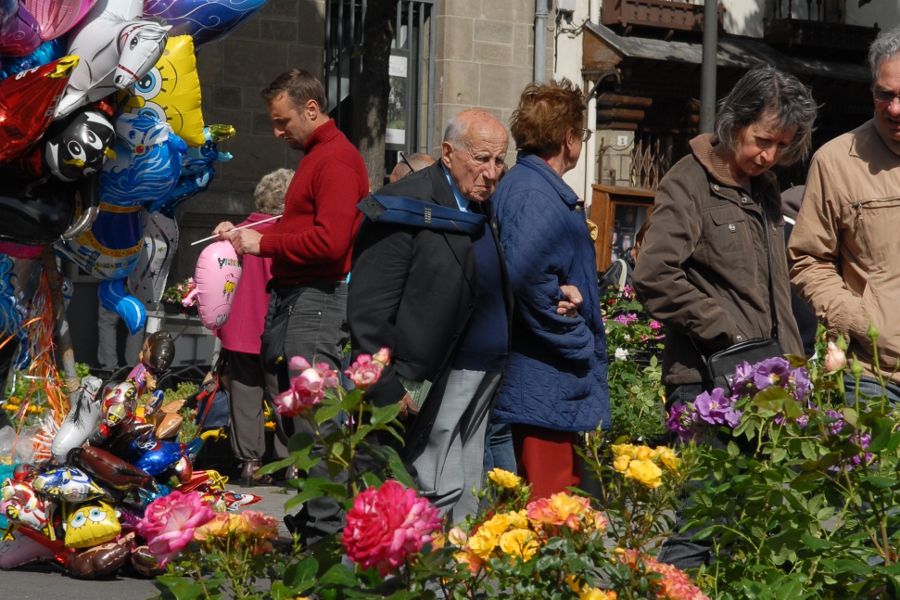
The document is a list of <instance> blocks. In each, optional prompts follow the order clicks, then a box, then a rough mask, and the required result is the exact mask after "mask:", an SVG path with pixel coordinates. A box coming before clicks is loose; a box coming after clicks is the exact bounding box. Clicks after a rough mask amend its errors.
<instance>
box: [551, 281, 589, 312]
mask: <svg viewBox="0 0 900 600" xmlns="http://www.w3.org/2000/svg"><path fill="white" fill-rule="evenodd" d="M559 290H560V291H561V292H562V293H563V296H565V297H566V299H565V300H560V301H559V303H558V304H557V305H556V314H559V315H564V316H566V317H569V318H570V319H574V318H575V317H577V316H578V307H579V306H581V303H582V302H584V298H582V297H581V292H579V291H578V288H577V287H575V286H574V285H561V286H559Z"/></svg>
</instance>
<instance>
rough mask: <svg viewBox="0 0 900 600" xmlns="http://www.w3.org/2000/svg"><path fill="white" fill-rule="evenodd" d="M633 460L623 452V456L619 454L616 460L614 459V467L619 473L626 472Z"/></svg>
mask: <svg viewBox="0 0 900 600" xmlns="http://www.w3.org/2000/svg"><path fill="white" fill-rule="evenodd" d="M630 462H631V457H630V456H628V455H627V454H623V455H621V456H617V457H616V460H614V461H613V468H614V469H615V470H616V471H618V472H619V473H624V472H625V471H626V470H627V469H628V464H629V463H630Z"/></svg>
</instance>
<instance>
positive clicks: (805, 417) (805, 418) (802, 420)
mask: <svg viewBox="0 0 900 600" xmlns="http://www.w3.org/2000/svg"><path fill="white" fill-rule="evenodd" d="M797 425H799V426H800V429H806V426H807V425H809V414H807V413H803V414H802V415H800V416H799V417H797Z"/></svg>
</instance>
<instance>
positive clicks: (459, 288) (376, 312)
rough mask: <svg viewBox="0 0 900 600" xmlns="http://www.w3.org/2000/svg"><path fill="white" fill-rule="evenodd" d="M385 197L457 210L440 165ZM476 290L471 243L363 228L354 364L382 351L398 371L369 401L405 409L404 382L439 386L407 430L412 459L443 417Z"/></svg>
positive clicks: (352, 316) (387, 375)
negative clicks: (452, 370) (387, 351)
mask: <svg viewBox="0 0 900 600" xmlns="http://www.w3.org/2000/svg"><path fill="white" fill-rule="evenodd" d="M378 195H395V196H406V197H409V198H415V199H418V200H422V201H424V202H429V203H433V204H439V205H441V206H445V207H448V208H453V209H457V210H458V205H457V203H456V199H455V198H454V196H453V190H452V189H451V187H450V184H449V182H448V181H447V178H446V175H445V174H444V171H443V169H442V167H441V163H440V162H438V163H436V164H434V165H433V166H431V167H428V168H427V169H423V170H422V171H418V172H416V173H414V174H412V175H410V176H408V177H405V178H403V179H401V180H400V181H397V182H396V183H393V184H390V185H388V186H385V187H384V188H382V189H381V190H379V191H378ZM482 207H483V209H484V210H485V212H486V214H487V215H488V216H489V218H490V220H491V228H490V230H491V234H492V235H493V238H494V242H495V244H496V246H497V251H498V253H499V257H500V264H501V269H502V279H503V283H502V285H503V293H504V298H505V301H506V307H507V319H508V321H509V319H510V318H511V315H512V294H511V292H510V290H509V285H508V277H507V275H506V268H505V265H504V261H503V250H502V248H501V246H500V240H499V238H498V234H497V222H496V219H495V218H494V217H493V214H492V210H491V207H490V204H489V202H485V203H483V204H482ZM477 290H478V270H477V266H476V257H475V251H474V249H473V244H472V239H471V237H470V236H469V235H467V234H465V233H450V232H446V231H437V230H431V229H427V228H424V227H415V226H410V225H397V224H388V223H378V222H373V221H371V220H370V219H368V218H366V219H364V220H363V224H362V226H361V227H360V231H359V235H358V236H357V239H356V244H355V246H354V252H353V268H352V277H351V279H350V289H349V295H348V298H347V319H348V322H349V324H350V334H351V347H352V350H353V358H354V359H355V358H356V357H357V356H358V355H359V354H374V353H375V352H377V351H378V350H379V349H380V348H382V347H387V348H389V349H390V351H391V364H390V365H389V366H388V367H387V368H386V369H385V370H384V372H383V373H382V375H381V378H380V379H379V380H378V382H377V383H376V384H375V385H373V386H372V387H371V388H369V390H368V392H367V398H368V400H369V401H370V402H372V403H373V404H374V405H376V406H386V405H388V404H391V403H394V402H399V401H400V399H401V398H403V395H404V394H405V393H406V390H405V389H404V388H403V386H402V384H401V383H400V381H399V379H398V378H397V375H398V374H399V375H401V376H403V377H405V378H406V379H409V380H412V381H424V380H428V381H431V382H433V387H432V390H431V392H430V394H429V397H428V401H427V402H426V403H425V404H424V406H423V407H422V410H421V412H420V413H419V415H418V417H416V418H415V419H413V420H412V421H407V423H406V426H407V431H406V440H407V446H406V450H407V451H409V450H411V449H412V448H413V447H415V446H416V445H417V444H418V442H419V441H420V440H421V439H422V438H423V436H424V435H425V434H426V433H427V430H428V429H429V428H430V425H431V423H432V422H433V420H434V416H435V415H436V414H437V409H438V408H439V406H440V401H441V398H442V396H443V389H444V386H445V385H446V380H447V377H448V376H449V373H450V366H451V364H452V360H453V356H454V354H455V352H456V350H457V346H458V342H459V340H460V337H461V335H462V334H463V331H464V329H465V326H466V323H467V322H468V320H469V317H470V316H471V315H472V312H473V309H474V308H475V302H476V291H477ZM507 327H509V323H508V324H507Z"/></svg>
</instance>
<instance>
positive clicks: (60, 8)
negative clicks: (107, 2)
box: [22, 0, 97, 40]
mask: <svg viewBox="0 0 900 600" xmlns="http://www.w3.org/2000/svg"><path fill="white" fill-rule="evenodd" d="M22 2H24V4H25V6H26V7H27V8H28V11H29V12H30V13H31V14H32V15H34V18H35V20H37V22H38V24H39V25H40V30H41V38H42V39H44V40H53V39H56V38H58V37H59V36H61V35H62V34H64V33H66V32H67V31H69V30H70V29H72V28H73V27H75V25H77V24H78V22H79V21H81V19H83V18H84V16H85V15H86V14H88V13H89V12H90V10H91V9H92V8H93V7H94V4H96V3H97V0H22Z"/></svg>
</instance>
